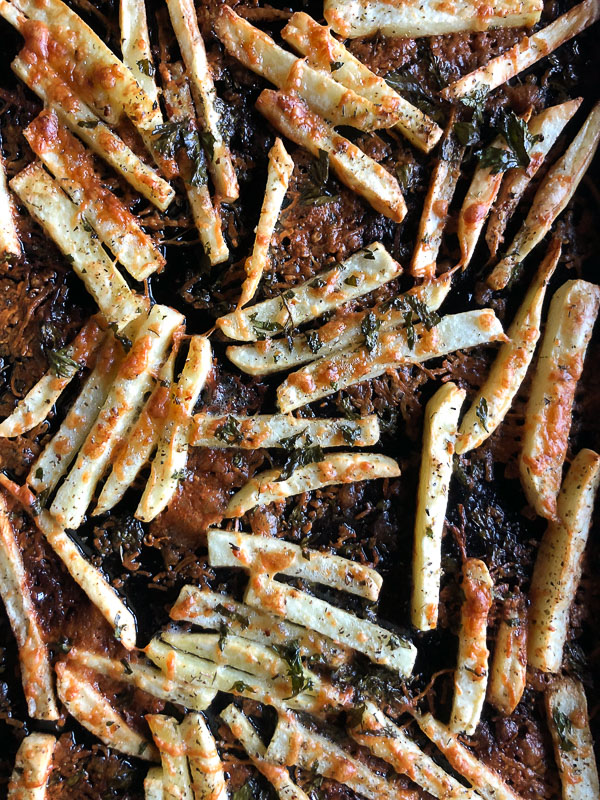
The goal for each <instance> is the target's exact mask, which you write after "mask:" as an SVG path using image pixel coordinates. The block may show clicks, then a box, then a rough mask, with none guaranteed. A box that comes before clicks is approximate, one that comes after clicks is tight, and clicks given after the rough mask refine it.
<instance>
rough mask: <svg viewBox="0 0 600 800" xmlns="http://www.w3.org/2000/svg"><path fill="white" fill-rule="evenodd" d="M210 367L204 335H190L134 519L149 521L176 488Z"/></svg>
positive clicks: (208, 347) (182, 471) (161, 508)
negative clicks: (192, 424) (187, 348)
mask: <svg viewBox="0 0 600 800" xmlns="http://www.w3.org/2000/svg"><path fill="white" fill-rule="evenodd" d="M211 369H212V350H211V346H210V341H209V340H208V339H207V338H206V337H205V336H193V337H192V338H191V340H190V349H189V352H188V356H187V359H186V362H185V365H184V367H183V370H182V372H181V375H180V377H179V380H178V381H177V384H176V385H174V387H173V389H172V394H171V401H170V403H169V408H168V412H167V418H166V421H165V423H164V425H163V427H162V430H161V431H160V435H159V438H158V445H157V448H156V455H155V456H154V459H153V461H152V468H151V470H150V477H149V478H148V481H147V483H146V487H145V489H144V494H143V495H142V499H141V500H140V502H139V505H138V507H137V509H136V512H135V516H136V518H137V519H141V520H143V521H144V522H150V520H152V519H154V518H155V517H157V516H158V515H159V514H160V512H161V511H162V510H163V508H165V507H166V506H167V504H168V503H169V501H170V500H171V498H172V497H173V495H174V494H175V492H176V491H177V486H178V484H179V481H180V480H181V479H182V476H183V474H184V472H185V465H186V463H187V451H188V432H189V420H190V417H191V414H192V411H193V410H194V406H195V405H196V401H197V399H198V397H199V395H200V392H201V391H202V389H203V388H204V384H205V382H206V379H207V377H208V375H209V373H210V371H211Z"/></svg>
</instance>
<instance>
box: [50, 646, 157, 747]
mask: <svg viewBox="0 0 600 800" xmlns="http://www.w3.org/2000/svg"><path fill="white" fill-rule="evenodd" d="M56 689H57V692H58V696H59V698H60V700H61V702H62V703H63V704H64V706H65V708H66V709H67V711H68V712H69V714H70V715H71V716H72V717H74V718H75V719H76V720H77V722H78V723H79V724H80V725H82V726H83V727H84V728H86V729H87V730H88V731H89V732H90V733H92V734H93V735H94V736H97V737H98V739H100V741H101V742H103V743H104V744H105V745H107V746H108V747H112V748H114V749H115V750H117V751H118V752H119V753H125V754H126V755H129V756H136V757H137V758H143V759H144V760H145V761H156V760H157V759H158V753H157V751H156V748H155V747H154V745H152V744H151V743H150V742H148V741H147V740H146V739H144V737H143V736H140V734H139V733H137V731H134V730H133V728H131V727H130V726H129V725H128V724H127V722H126V721H125V720H124V718H123V717H122V716H121V715H120V714H118V713H117V712H116V711H115V710H114V708H113V707H112V706H111V704H110V703H109V702H108V700H107V699H106V697H104V695H103V694H101V693H100V692H99V691H98V689H96V687H95V686H94V685H93V683H92V682H91V681H89V680H87V679H86V678H85V676H84V675H83V674H82V672H80V671H79V670H77V669H75V668H74V667H73V666H71V665H69V664H68V663H66V662H64V661H61V662H59V663H58V664H57V665H56Z"/></svg>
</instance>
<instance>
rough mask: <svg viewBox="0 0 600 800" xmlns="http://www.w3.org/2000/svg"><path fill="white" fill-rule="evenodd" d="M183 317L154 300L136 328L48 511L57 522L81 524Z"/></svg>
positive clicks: (150, 386) (74, 527)
mask: <svg viewBox="0 0 600 800" xmlns="http://www.w3.org/2000/svg"><path fill="white" fill-rule="evenodd" d="M182 321H183V317H182V316H181V314H179V313H178V312H176V311H174V310H173V309H171V308H168V307H167V306H161V305H155V306H154V307H153V308H152V310H151V312H150V314H149V315H148V318H147V319H146V320H145V321H144V323H143V324H142V326H141V327H140V329H139V331H138V334H137V336H136V337H135V339H134V341H133V344H132V347H131V350H130V352H129V354H128V355H127V358H126V359H125V360H124V361H123V362H122V363H121V365H120V367H119V371H118V373H117V377H116V378H115V381H114V383H113V385H112V387H111V390H110V392H109V393H108V397H107V398H106V401H105V403H104V406H103V407H102V410H101V411H100V413H99V415H98V417H97V419H96V422H95V423H94V425H93V427H92V429H91V431H90V432H89V434H88V435H87V438H86V440H85V442H84V443H83V445H82V447H81V450H80V451H79V453H78V455H77V459H76V460H75V464H74V466H73V467H72V468H71V471H70V472H69V474H68V475H67V477H66V478H65V481H64V483H63V484H62V485H61V487H60V488H59V490H58V492H57V493H56V497H55V498H54V502H53V503H52V507H51V511H52V514H53V515H54V517H55V518H56V519H57V520H58V522H59V523H60V524H61V525H63V526H64V527H67V528H73V529H76V528H78V527H79V525H80V524H81V521H82V520H83V517H84V515H85V512H86V510H87V508H88V506H89V504H90V502H91V499H92V496H93V494H94V490H95V488H96V485H97V483H98V481H99V480H100V478H101V477H102V476H103V474H104V472H105V471H106V468H107V467H108V465H109V463H110V459H111V457H112V455H113V453H114V451H115V448H116V446H117V445H118V444H119V442H120V441H121V440H122V438H123V437H125V436H126V435H127V433H128V432H129V430H130V429H131V426H132V425H133V423H134V421H135V419H136V417H137V415H138V413H139V411H140V409H141V406H142V403H143V398H144V395H145V393H146V392H148V391H149V390H150V389H151V388H152V384H153V380H154V379H153V375H156V374H157V372H158V371H159V369H160V366H161V364H162V362H163V360H164V358H165V354H166V351H167V348H168V347H169V345H170V342H171V337H172V336H173V333H174V332H175V330H176V329H177V328H178V327H179V326H180V325H181V323H182Z"/></svg>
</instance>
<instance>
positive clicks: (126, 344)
mask: <svg viewBox="0 0 600 800" xmlns="http://www.w3.org/2000/svg"><path fill="white" fill-rule="evenodd" d="M108 327H109V328H110V329H111V331H112V332H113V336H114V337H115V339H116V340H117V341H118V342H121V345H122V347H123V350H125V352H126V353H128V352H129V351H130V350H131V344H132V342H131V339H129V338H127V336H125V335H124V334H122V333H119V329H118V327H117V323H116V322H111V323H110V324H109V326H108Z"/></svg>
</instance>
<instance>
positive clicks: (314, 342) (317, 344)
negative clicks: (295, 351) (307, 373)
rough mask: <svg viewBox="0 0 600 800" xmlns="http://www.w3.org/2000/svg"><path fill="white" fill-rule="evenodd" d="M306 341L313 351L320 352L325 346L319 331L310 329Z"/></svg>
mask: <svg viewBox="0 0 600 800" xmlns="http://www.w3.org/2000/svg"><path fill="white" fill-rule="evenodd" d="M306 343H307V345H308V346H309V347H310V352H311V353H318V352H319V350H320V349H321V348H322V347H323V342H322V341H321V337H320V336H319V331H309V332H308V333H307V334H306Z"/></svg>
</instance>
